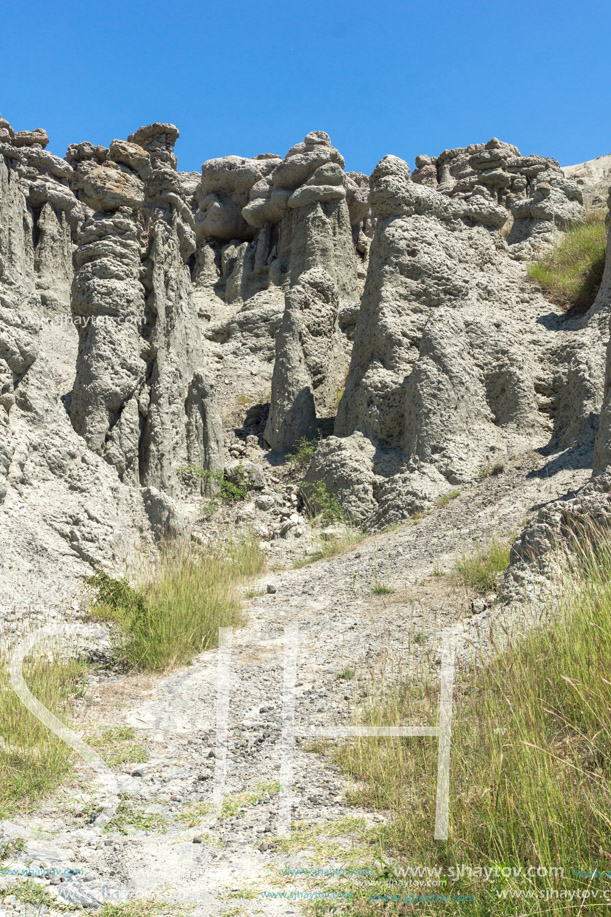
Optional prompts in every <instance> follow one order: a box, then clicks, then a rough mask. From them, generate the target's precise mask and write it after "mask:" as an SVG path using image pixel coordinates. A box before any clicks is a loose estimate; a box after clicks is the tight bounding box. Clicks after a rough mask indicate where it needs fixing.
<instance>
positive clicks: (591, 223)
mask: <svg viewBox="0 0 611 917" xmlns="http://www.w3.org/2000/svg"><path fill="white" fill-rule="evenodd" d="M606 245H607V227H606V225H605V215H604V213H603V212H601V211H599V210H595V211H591V212H590V213H588V216H587V219H586V221H585V222H584V223H579V224H578V225H577V226H573V227H572V228H571V229H569V230H568V232H567V233H566V235H565V236H564V237H563V238H562V239H561V240H560V241H559V242H558V243H557V244H556V245H554V247H553V248H552V250H551V251H549V252H547V253H546V254H544V255H543V256H542V257H541V258H539V259H538V260H537V261H534V262H533V263H532V264H529V265H528V268H527V270H528V275H529V277H530V278H531V279H532V280H535V281H536V282H537V283H539V284H540V285H541V286H542V287H543V289H544V291H545V293H546V295H547V296H548V297H549V299H551V300H552V302H555V303H556V304H557V305H559V306H561V307H562V308H563V309H565V310H567V311H568V310H570V311H571V312H572V313H573V314H581V313H583V312H587V310H588V309H589V308H590V306H591V305H592V303H593V302H594V300H595V299H596V294H597V292H598V288H599V287H600V283H601V280H602V276H603V271H604V267H605V251H606Z"/></svg>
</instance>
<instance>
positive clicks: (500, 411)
mask: <svg viewBox="0 0 611 917" xmlns="http://www.w3.org/2000/svg"><path fill="white" fill-rule="evenodd" d="M491 143H492V145H491V144H487V145H486V146H485V147H484V146H483V145H482V146H479V147H470V148H467V149H466V150H459V151H451V153H452V155H450V154H444V156H442V157H440V160H441V163H439V162H433V161H431V162H428V163H427V162H423V161H422V160H420V161H419V166H420V169H419V173H416V178H417V181H414V178H413V177H410V173H409V168H408V166H407V164H406V163H404V162H403V161H402V160H399V159H397V158H396V157H390V156H387V157H385V159H383V160H382V162H381V163H380V164H379V165H378V166H377V167H376V169H375V170H374V172H373V174H372V176H371V192H370V203H371V208H372V212H373V216H374V218H375V221H376V222H375V233H374V237H373V241H372V245H371V251H370V258H369V269H368V275H367V280H366V284H365V290H364V294H363V298H362V303H361V309H360V315H359V318H358V322H357V325H356V331H355V338H354V348H353V351H352V358H351V364H350V371H349V374H348V379H347V383H346V390H345V393H344V396H343V397H342V400H341V402H340V405H339V410H338V415H337V420H336V424H335V436H333V437H330V438H329V439H327V440H325V441H324V442H323V443H322V444H321V446H320V447H319V449H318V451H317V453H316V455H315V457H314V461H313V463H312V465H311V467H310V469H309V471H308V479H309V480H313V479H322V480H324V481H325V483H326V485H327V487H328V488H329V489H330V490H332V491H333V492H335V493H336V494H337V495H338V497H339V498H340V500H341V502H342V503H343V505H344V507H345V508H346V510H347V512H348V513H349V514H350V515H352V516H353V517H354V518H355V519H357V520H358V521H359V522H360V523H363V524H365V525H367V526H369V527H370V528H381V527H384V526H385V525H388V524H389V523H392V522H396V521H398V520H399V519H401V518H405V517H406V516H407V515H408V514H409V513H411V512H414V511H416V510H419V509H422V508H424V507H425V506H427V505H430V503H431V501H432V500H434V499H435V498H436V497H437V496H439V495H440V494H441V493H443V491H444V490H448V489H449V488H450V487H453V486H456V485H459V484H461V483H463V482H466V481H469V480H472V479H473V478H474V477H476V476H477V474H478V473H481V472H482V471H485V469H486V468H487V467H490V466H491V464H492V463H494V462H495V461H497V460H498V459H502V458H503V457H505V456H506V455H508V454H510V453H513V452H519V451H521V450H523V449H525V448H528V447H531V448H532V447H533V446H536V445H539V446H543V445H544V444H545V443H547V442H548V441H549V440H550V438H552V437H553V436H554V435H556V436H558V437H559V436H560V435H561V434H563V435H564V439H565V441H566V443H567V444H568V443H569V442H571V443H572V444H575V442H578V441H579V437H580V436H581V437H583V436H587V435H589V436H590V438H591V435H592V432H593V431H592V429H591V426H590V420H589V418H590V416H591V414H592V413H593V411H594V410H595V409H596V404H595V402H596V399H597V398H598V399H600V394H601V386H600V371H599V370H598V369H597V368H596V361H597V360H598V362H599V363H600V355H601V352H602V349H603V347H604V346H605V344H606V339H607V337H608V332H606V331H603V329H602V327H601V322H602V321H603V320H602V319H601V318H600V317H599V318H598V319H597V320H594V319H592V317H591V316H587V317H586V318H585V319H584V320H583V321H582V323H581V326H582V328H583V327H587V326H588V322H589V321H590V319H592V320H591V321H590V331H591V334H590V342H591V350H590V352H589V354H588V355H584V354H582V353H580V352H579V349H577V352H576V351H575V350H573V351H572V353H571V358H572V359H571V360H569V361H568V363H567V361H566V357H567V352H568V349H570V347H571V346H573V347H575V346H576V340H577V339H576V338H575V336H574V335H571V334H569V335H568V338H567V339H565V341H564V342H563V343H562V345H560V348H558V346H557V345H556V342H555V341H554V340H553V333H554V331H555V329H556V328H557V327H559V326H558V324H557V320H555V322H556V323H555V324H553V325H552V326H551V327H550V330H549V331H548V330H547V329H546V327H545V325H544V324H542V323H541V322H540V321H539V318H540V315H541V310H542V304H543V305H544V304H545V301H544V300H543V299H542V297H540V296H539V295H538V294H537V293H536V291H535V290H534V288H532V287H529V285H528V283H526V282H525V281H524V278H523V274H522V271H521V268H520V267H519V266H518V265H517V264H515V259H514V258H513V257H511V256H512V254H513V249H514V248H515V246H516V245H521V244H522V242H524V240H525V241H526V243H527V244H528V245H535V244H536V245H537V246H538V245H539V244H540V243H541V240H542V239H543V238H544V235H545V233H543V232H542V228H541V227H542V225H543V223H545V224H546V225H547V224H549V223H550V222H551V220H543V217H542V216H541V218H539V217H538V216H533V214H532V213H531V215H530V216H527V215H526V210H524V209H520V208H523V205H524V202H525V201H529V202H531V203H532V201H533V200H534V198H535V197H536V195H537V194H538V193H539V192H537V190H536V189H537V188H539V191H540V186H539V185H538V184H536V179H535V176H536V175H539V176H540V175H546V176H548V174H549V172H550V171H552V170H551V167H549V165H548V166H547V167H546V171H545V172H543V171H542V170H541V169H540V168H539V166H542V165H544V164H545V162H544V161H543V162H542V163H538V164H537V165H536V168H535V165H534V164H533V163H532V162H530V161H531V160H534V159H538V157H524V158H523V159H522V158H518V156H519V154H518V151H517V150H516V149H515V148H514V147H509V146H508V145H507V144H500V143H499V142H498V141H493V142H491ZM526 159H528V160H529V162H530V165H529V166H528V168H531V167H532V168H533V170H534V172H533V185H532V186H531V187H525V188H524V193H526V192H528V194H529V197H519V198H518V199H517V201H516V200H513V201H512V199H511V198H510V197H509V195H510V193H515V188H516V186H515V183H514V184H511V183H510V182H509V180H507V183H505V180H504V179H502V178H501V177H500V175H499V174H497V175H496V176H495V179H494V181H495V183H494V184H492V183H489V184H487V185H482V184H481V183H480V181H479V180H480V178H481V175H482V174H483V175H493V173H494V171H496V172H499V173H500V172H502V173H503V174H505V175H512V174H516V175H519V176H521V177H522V178H525V174H524V170H525V169H526V168H527V167H526V166H525V164H524V161H525V160H526ZM516 162H517V163H518V164H519V167H520V169H521V171H516V172H515V173H511V172H509V171H508V169H509V168H511V167H514V166H515V164H516ZM483 164H486V165H487V166H488V167H489V170H490V171H488V170H482V169H481V166H483ZM452 169H455V172H454V173H453V172H452ZM537 169H538V171H537ZM438 170H440V171H438ZM478 170H479V171H478ZM554 174H555V173H554ZM476 179H477V181H476ZM490 181H491V179H490ZM554 181H555V182H556V181H557V183H556V184H555V185H554V187H553V188H552V187H551V186H550V189H549V192H550V193H549V195H548V201H549V202H550V204H553V208H552V209H553V212H554V213H555V214H556V217H555V219H556V220H557V222H556V223H555V224H554V225H558V226H560V225H567V224H566V222H563V221H564V220H568V219H569V214H570V219H577V218H578V217H579V216H580V215H583V211H582V208H581V204H580V202H579V200H578V197H579V194H578V193H577V194H576V193H575V191H574V189H571V188H566V183H565V185H562V182H563V181H565V180H564V179H563V178H562V175H561V174H560V178H557V179H556V178H555V179H554ZM563 188H564V191H563V190H562V189H563ZM507 189H509V190H507ZM544 190H545V191H546V193H547V190H548V189H544ZM565 191H566V194H565V193H564V192H565ZM531 203H529V204H528V206H531ZM508 205H509V207H510V209H509V210H508V209H507V207H508ZM554 208H555V209H554ZM541 213H542V211H541ZM550 213H551V211H550ZM563 214H564V216H563ZM520 220H525V221H526V222H525V223H524V225H523V226H522V229H521V230H520V232H519V233H518V234H517V236H516V226H517V225H518V223H519V222H520ZM508 226H511V229H510V230H509V231H508ZM512 236H513V238H512ZM515 238H518V239H519V240H521V241H518V242H516V241H515ZM606 321H607V322H608V313H607V318H606ZM576 327H577V326H575V328H576ZM518 328H519V333H517V329H518ZM552 329H553V331H552ZM550 332H552V333H550ZM581 334H582V335H583V332H581ZM581 340H583V336H582V337H581ZM559 350H560V351H562V352H559ZM593 364H594V365H593ZM573 415H574V416H573Z"/></svg>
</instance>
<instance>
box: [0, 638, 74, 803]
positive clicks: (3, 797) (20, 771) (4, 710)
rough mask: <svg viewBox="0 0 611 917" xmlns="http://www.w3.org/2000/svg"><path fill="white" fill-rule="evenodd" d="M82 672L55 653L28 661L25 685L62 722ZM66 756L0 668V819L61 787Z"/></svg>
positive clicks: (68, 753)
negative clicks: (23, 702)
mask: <svg viewBox="0 0 611 917" xmlns="http://www.w3.org/2000/svg"><path fill="white" fill-rule="evenodd" d="M86 674H87V667H86V665H85V664H84V663H82V662H79V661H76V660H66V659H63V658H62V657H61V656H60V655H59V654H58V653H57V652H56V651H54V650H47V651H46V653H45V655H44V656H43V655H38V656H31V657H29V658H28V659H26V661H25V663H24V666H23V675H24V679H25V682H26V684H27V686H28V688H29V689H30V691H31V692H32V694H33V695H34V696H35V697H37V698H38V699H39V700H40V702H41V703H42V704H44V706H45V707H47V708H48V709H49V710H51V712H52V713H54V714H55V715H56V716H59V717H60V718H62V719H63V720H64V721H66V720H67V719H68V717H69V711H70V708H71V706H72V703H73V702H74V699H75V698H76V697H77V696H79V695H80V694H81V693H82V691H83V690H84V685H85V678H86ZM70 759H71V751H70V748H69V747H68V746H67V745H66V744H65V742H64V741H63V740H62V739H60V738H58V737H57V736H55V735H53V734H52V733H50V732H49V730H48V729H47V727H46V726H45V725H44V724H43V723H41V722H40V720H39V719H38V718H37V717H35V716H34V715H33V714H32V713H30V712H29V711H28V710H27V709H26V708H25V707H24V705H23V704H22V702H21V700H20V699H19V697H18V696H17V694H16V693H15V691H14V690H13V687H12V685H11V683H10V678H9V672H8V664H3V665H2V668H0V816H1V817H6V816H7V815H9V814H11V813H12V812H14V811H28V810H29V809H30V808H31V807H32V805H33V804H34V803H35V802H36V801H37V800H38V799H40V798H41V797H42V796H44V795H45V794H46V793H49V792H50V791H51V790H53V789H55V787H56V786H57V785H58V784H59V783H60V781H61V780H62V779H63V778H64V777H65V776H66V774H67V773H68V771H69V769H70V763H71V762H70Z"/></svg>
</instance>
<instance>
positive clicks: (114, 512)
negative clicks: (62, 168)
mask: <svg viewBox="0 0 611 917" xmlns="http://www.w3.org/2000/svg"><path fill="white" fill-rule="evenodd" d="M5 130H6V132H7V133H9V131H8V128H5ZM33 136H34V137H37V136H38V134H37V133H36V132H33ZM11 139H12V138H11ZM7 146H8V143H7ZM24 149H25V150H32V149H37V147H36V146H35V145H29V146H23V145H22V146H16V147H15V151H12V150H11V151H10V152H8V153H6V147H5V148H3V155H2V156H0V379H1V383H0V385H1V388H0V596H1V601H2V604H3V605H4V606H6V605H8V604H10V605H12V606H13V605H14V606H17V605H21V606H22V607H24V608H25V607H26V606H27V605H28V604H31V603H36V602H37V600H38V601H41V600H42V601H44V602H45V603H46V604H47V605H48V604H49V595H53V602H54V603H57V604H58V605H61V603H62V602H63V601H65V600H67V599H68V598H69V592H70V590H75V591H77V589H78V582H79V579H80V578H81V577H82V576H83V575H84V574H85V573H87V571H88V570H90V564H94V563H95V564H99V563H112V562H113V560H114V561H117V562H119V561H120V560H122V559H123V558H124V557H125V556H126V554H127V553H128V552H129V551H130V550H133V549H134V548H138V549H140V550H141V549H142V548H143V547H144V548H146V546H147V544H148V545H150V544H152V540H153V538H154V536H155V535H156V534H164V535H165V534H168V533H170V532H172V531H176V529H177V527H179V526H180V522H179V513H178V512H177V510H176V508H175V507H174V506H173V504H172V502H171V501H170V500H169V499H168V498H167V497H165V496H164V495H163V494H161V493H159V494H156V493H154V492H153V490H152V489H151V490H149V491H141V490H134V489H129V488H127V487H125V486H124V485H123V484H122V483H121V482H120V480H119V478H118V476H117V475H116V473H115V472H114V471H113V470H112V469H111V468H110V467H109V466H108V465H107V464H106V463H105V462H104V461H102V459H101V458H99V457H98V456H97V455H95V454H94V453H93V452H92V451H91V450H90V449H89V448H88V447H87V444H86V443H85V441H84V440H83V439H82V438H81V437H79V436H78V435H77V433H76V432H75V431H74V430H73V428H72V426H71V424H70V420H69V418H68V416H67V414H66V411H65V408H64V406H63V405H62V403H61V401H60V399H59V394H58V391H57V388H56V384H55V379H54V375H53V372H52V369H51V363H50V361H49V357H48V354H47V351H46V349H45V348H46V344H47V339H46V338H45V335H44V331H45V324H44V318H45V316H47V315H48V312H47V309H48V308H49V302H48V299H47V297H45V295H43V293H42V291H41V290H40V288H39V281H40V276H41V275H40V274H39V272H38V268H39V262H38V261H37V251H38V247H39V246H40V245H41V244H42V233H38V232H37V226H38V225H39V224H40V221H41V220H43V221H44V220H49V219H50V211H49V210H48V209H47V211H46V214H45V213H44V210H45V208H44V207H43V208H42V209H41V210H40V211H38V210H37V209H36V206H35V205H34V206H33V205H32V203H31V197H30V188H31V187H32V184H34V186H35V187H36V188H38V181H40V182H41V183H44V184H45V185H48V186H49V187H52V179H51V178H49V177H48V173H46V172H45V173H43V177H42V178H40V179H38V178H36V177H33V176H32V177H31V180H30V179H28V180H27V181H25V182H24V181H23V172H22V166H23V161H22V160H20V159H19V154H20V152H21V151H22V150H24ZM39 149H40V150H41V151H42V145H41V146H40V147H39ZM47 155H49V156H50V155H51V154H47ZM28 168H29V166H28ZM58 171H59V170H58ZM59 187H60V188H62V189H64V190H63V191H62V194H64V195H65V197H66V198H68V197H69V195H70V194H71V192H70V190H69V188H67V186H65V185H62V184H61V182H60V183H59ZM36 193H37V194H38V191H37V192H36ZM72 202H73V207H72V209H73V210H75V209H77V206H78V202H77V200H76V198H74V196H73V195H72ZM50 203H51V202H50V201H47V202H46V205H49V204H50ZM46 205H45V206H46ZM51 206H54V205H51ZM64 212H65V211H64ZM53 214H54V217H55V218H56V212H55V210H53ZM52 225H53V226H56V225H61V224H60V223H59V221H57V224H54V223H52ZM62 239H63V237H62V236H60V237H59V240H60V241H62ZM56 241H57V239H56ZM45 244H46V243H45ZM49 250H50V249H49V248H48V247H47V248H46V251H47V253H48V252H49ZM57 251H58V262H57V266H58V275H59V276H61V271H62V270H63V268H64V267H65V265H66V262H65V260H64V253H65V249H64V248H63V245H62V246H61V247H60V248H59V249H58V250H57ZM53 263H54V262H49V266H51V267H52V264H53ZM70 268H71V261H70ZM62 305H63V306H64V307H65V304H62ZM71 330H73V329H71Z"/></svg>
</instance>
